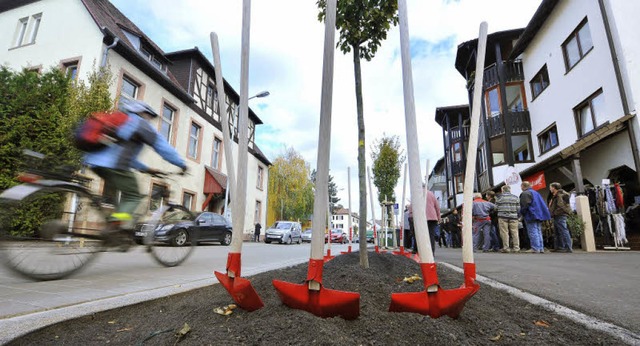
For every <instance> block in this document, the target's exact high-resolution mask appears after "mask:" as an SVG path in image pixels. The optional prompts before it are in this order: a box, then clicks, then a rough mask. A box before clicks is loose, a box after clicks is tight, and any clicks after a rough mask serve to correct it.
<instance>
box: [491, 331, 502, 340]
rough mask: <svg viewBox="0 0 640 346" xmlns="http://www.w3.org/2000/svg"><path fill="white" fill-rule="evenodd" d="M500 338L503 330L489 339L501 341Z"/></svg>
mask: <svg viewBox="0 0 640 346" xmlns="http://www.w3.org/2000/svg"><path fill="white" fill-rule="evenodd" d="M500 339H502V332H500V333H498V335H496V336H494V337H492V338H489V340H491V341H499V340H500Z"/></svg>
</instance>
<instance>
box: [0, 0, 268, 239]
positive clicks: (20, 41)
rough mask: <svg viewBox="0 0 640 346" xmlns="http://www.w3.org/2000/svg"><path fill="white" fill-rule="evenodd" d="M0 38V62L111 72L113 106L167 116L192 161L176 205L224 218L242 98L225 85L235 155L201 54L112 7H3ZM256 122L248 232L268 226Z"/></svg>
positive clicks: (70, 0)
mask: <svg viewBox="0 0 640 346" xmlns="http://www.w3.org/2000/svg"><path fill="white" fill-rule="evenodd" d="M0 32H2V33H3V35H0V47H1V48H2V49H0V64H3V65H6V66H8V67H9V68H11V69H13V70H16V71H18V70H21V69H22V68H27V69H33V70H41V69H48V68H50V67H53V66H59V67H60V68H62V69H64V70H66V71H67V72H68V73H70V74H72V76H73V77H74V78H79V79H86V77H87V75H88V74H89V73H90V72H91V71H92V70H93V69H95V68H97V67H98V66H108V67H109V68H110V70H111V72H112V73H113V75H114V77H115V82H114V83H113V85H112V87H111V89H112V90H111V91H112V96H113V98H114V100H117V99H118V98H120V97H130V98H135V99H139V100H144V101H145V102H147V103H148V104H150V105H151V106H152V107H153V108H155V109H156V110H157V111H158V113H159V114H160V115H161V116H160V117H158V119H156V120H154V122H155V123H154V125H155V126H157V129H158V130H159V132H160V133H162V134H163V135H164V136H165V137H167V140H168V141H169V143H170V144H171V145H172V146H173V147H175V148H176V150H177V151H178V152H179V153H180V154H181V155H182V156H183V157H185V158H186V161H187V164H188V166H189V171H190V174H191V175H190V176H188V177H185V178H181V179H179V180H178V181H177V184H175V185H171V186H170V187H171V190H172V195H173V196H174V198H177V199H179V200H180V201H181V203H183V204H184V205H185V206H186V207H188V208H190V209H191V210H194V211H200V210H210V211H215V212H218V213H222V212H223V210H224V198H225V192H226V174H225V173H226V172H227V167H226V165H225V160H224V154H223V153H224V150H231V151H232V152H233V156H234V157H235V160H234V161H235V164H236V165H237V164H238V161H237V157H238V155H237V154H238V153H237V151H238V145H237V134H238V103H239V96H238V94H237V93H236V92H235V91H234V89H233V88H232V87H231V86H230V85H228V84H227V83H226V82H225V85H224V88H225V94H226V100H225V101H226V102H227V109H228V113H229V115H230V116H229V126H230V128H231V129H232V135H234V137H235V141H233V144H232V148H225V147H224V146H223V145H222V130H221V129H222V125H223V124H221V117H220V115H219V114H218V106H217V103H218V98H217V93H216V91H215V90H216V89H215V78H214V69H213V65H212V63H211V62H210V61H209V60H208V59H207V58H205V57H204V55H203V54H202V53H201V52H200V51H199V50H198V49H197V48H195V49H189V50H184V51H179V52H172V53H165V52H163V51H162V49H161V48H160V47H158V46H157V45H156V44H155V43H154V42H153V41H152V40H151V39H150V38H149V37H147V36H146V35H145V33H144V32H142V31H141V30H140V29H139V28H138V27H137V26H136V25H135V24H134V23H132V22H131V21H130V20H129V19H128V18H126V17H125V16H124V15H123V14H122V13H121V12H120V11H119V10H118V9H117V8H115V7H114V6H113V5H112V4H111V3H110V2H109V1H107V0H41V1H34V0H16V1H11V2H3V3H2V4H0ZM203 35H208V33H203ZM259 124H262V122H261V120H260V119H259V118H258V117H257V115H256V114H255V113H253V111H251V110H249V129H248V131H249V142H250V143H249V149H248V150H249V160H248V166H247V171H248V173H247V174H248V181H249V183H248V185H247V186H248V190H247V195H246V206H247V212H246V213H245V230H244V232H245V233H246V234H251V233H252V232H253V225H254V224H255V223H256V222H260V223H261V224H266V206H267V181H268V168H269V166H270V162H269V160H268V159H267V158H266V157H265V155H264V154H263V153H262V152H261V151H260V149H259V148H258V147H257V146H256V145H255V142H254V139H255V128H256V125H259ZM141 160H142V161H143V162H145V163H146V164H148V165H149V166H151V167H154V168H158V169H163V170H171V168H172V166H171V165H170V164H168V163H166V162H164V161H163V160H162V159H161V158H160V157H159V156H158V155H157V154H155V152H152V151H151V150H148V149H145V151H143V153H142V155H141ZM140 179H141V180H140V188H141V190H142V191H141V192H143V193H150V192H151V191H152V190H153V189H154V185H157V182H155V181H154V180H153V179H150V178H149V177H147V176H146V175H141V176H140ZM104 185H105V184H104V183H103V182H102V181H101V179H98V178H97V177H96V179H94V186H93V187H94V189H95V190H96V191H100V192H102V193H103V194H104V195H105V196H106V197H111V198H117V195H118V193H117V191H113V190H112V189H111V188H110V187H109V186H104ZM233 198H234V196H231V200H233ZM149 205H150V204H148V205H146V206H145V208H147V210H148V208H149ZM142 211H143V212H144V210H142Z"/></svg>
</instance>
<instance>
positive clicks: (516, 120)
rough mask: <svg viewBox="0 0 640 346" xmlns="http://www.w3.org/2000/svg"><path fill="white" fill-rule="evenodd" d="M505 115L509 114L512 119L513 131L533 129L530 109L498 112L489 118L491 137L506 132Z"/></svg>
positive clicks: (488, 124) (488, 125)
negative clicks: (504, 112)
mask: <svg viewBox="0 0 640 346" xmlns="http://www.w3.org/2000/svg"><path fill="white" fill-rule="evenodd" d="M505 116H508V117H509V120H511V133H518V132H530V131H531V118H530V117H529V111H518V112H507V113H506V114H498V115H496V116H493V117H491V118H489V119H487V127H488V129H487V131H488V132H489V137H495V136H499V135H503V134H504V133H505V126H504V118H505Z"/></svg>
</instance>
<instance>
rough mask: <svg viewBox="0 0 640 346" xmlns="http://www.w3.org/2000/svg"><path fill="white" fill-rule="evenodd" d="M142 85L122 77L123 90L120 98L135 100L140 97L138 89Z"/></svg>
mask: <svg viewBox="0 0 640 346" xmlns="http://www.w3.org/2000/svg"><path fill="white" fill-rule="evenodd" d="M139 88H140V85H138V84H137V83H135V82H133V81H132V80H131V79H129V78H127V77H122V89H120V96H124V97H126V98H129V99H135V98H136V97H137V96H138V89H139Z"/></svg>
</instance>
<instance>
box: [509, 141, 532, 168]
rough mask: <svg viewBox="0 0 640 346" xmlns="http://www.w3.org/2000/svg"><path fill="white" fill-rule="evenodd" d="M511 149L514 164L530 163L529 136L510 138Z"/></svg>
mask: <svg viewBox="0 0 640 346" xmlns="http://www.w3.org/2000/svg"><path fill="white" fill-rule="evenodd" d="M511 147H512V148H513V160H514V161H515V162H516V163H520V162H530V161H532V160H533V158H532V157H531V143H529V135H518V136H511Z"/></svg>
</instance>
